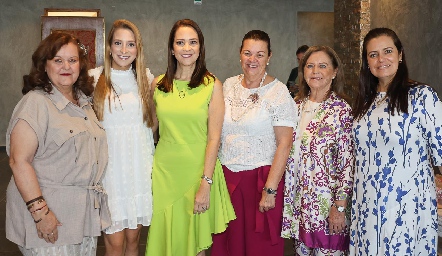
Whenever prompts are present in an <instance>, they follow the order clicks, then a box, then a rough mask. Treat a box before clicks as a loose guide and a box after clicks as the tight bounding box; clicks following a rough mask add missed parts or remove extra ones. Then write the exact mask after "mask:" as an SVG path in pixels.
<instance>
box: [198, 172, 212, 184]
mask: <svg viewBox="0 0 442 256" xmlns="http://www.w3.org/2000/svg"><path fill="white" fill-rule="evenodd" d="M201 179H205V180H206V181H207V183H209V185H212V184H213V180H212V179H211V178H209V177H207V176H206V175H204V174H203V176H201Z"/></svg>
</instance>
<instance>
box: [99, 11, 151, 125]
mask: <svg viewBox="0 0 442 256" xmlns="http://www.w3.org/2000/svg"><path fill="white" fill-rule="evenodd" d="M120 28H122V29H128V30H130V31H132V33H133V34H134V36H135V42H136V47H137V57H136V58H135V60H134V61H133V62H132V70H133V72H134V75H135V78H136V80H137V85H138V93H139V95H140V98H141V104H142V106H143V121H144V122H145V123H146V124H147V126H148V127H152V125H153V120H152V116H151V114H150V111H151V104H150V102H149V98H150V85H149V82H148V79H147V74H146V66H145V65H144V63H145V61H144V53H143V43H142V39H141V34H140V31H139V30H138V28H137V26H135V24H133V23H132V22H130V21H128V20H123V19H122V20H116V21H115V22H114V24H113V25H112V28H111V30H110V31H109V36H108V39H107V43H106V50H105V54H104V70H103V74H101V76H100V78H99V79H98V82H97V85H96V87H95V91H94V111H95V114H96V115H97V118H98V120H100V121H103V110H104V107H105V106H104V102H105V99H106V97H107V98H108V102H109V110H110V111H111V100H110V96H111V92H112V90H113V89H112V82H111V78H110V73H111V66H112V56H111V49H110V48H111V45H112V40H113V37H114V33H115V31H116V30H117V29H120Z"/></svg>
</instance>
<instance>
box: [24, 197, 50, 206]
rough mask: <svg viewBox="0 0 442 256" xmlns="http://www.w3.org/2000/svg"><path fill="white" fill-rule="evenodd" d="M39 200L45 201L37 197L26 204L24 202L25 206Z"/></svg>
mask: <svg viewBox="0 0 442 256" xmlns="http://www.w3.org/2000/svg"><path fill="white" fill-rule="evenodd" d="M40 199H43V200H45V199H44V198H43V196H39V197H36V198H34V199H32V200H29V201H27V202H26V205H30V204H32V203H33V202H35V201H38V200H40Z"/></svg>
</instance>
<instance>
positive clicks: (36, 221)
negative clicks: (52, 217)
mask: <svg viewBox="0 0 442 256" xmlns="http://www.w3.org/2000/svg"><path fill="white" fill-rule="evenodd" d="M49 212H50V210H49V208H48V211H47V212H46V213H45V216H46V215H48V214H49ZM42 219H43V217H42V218H40V219H38V220H34V222H35V224H37V223H39V222H40V221H41V220H42Z"/></svg>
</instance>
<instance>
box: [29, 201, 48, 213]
mask: <svg viewBox="0 0 442 256" xmlns="http://www.w3.org/2000/svg"><path fill="white" fill-rule="evenodd" d="M44 201H45V200H44V199H43V198H41V199H38V201H37V202H33V203H31V204H30V205H28V211H30V210H31V209H32V207H34V205H35V204H41V203H43V202H44Z"/></svg>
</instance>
